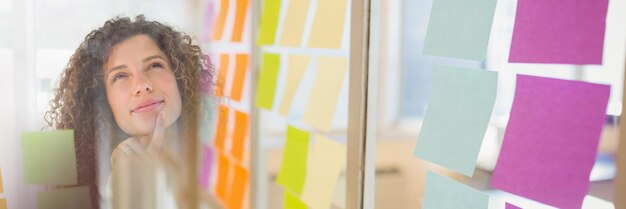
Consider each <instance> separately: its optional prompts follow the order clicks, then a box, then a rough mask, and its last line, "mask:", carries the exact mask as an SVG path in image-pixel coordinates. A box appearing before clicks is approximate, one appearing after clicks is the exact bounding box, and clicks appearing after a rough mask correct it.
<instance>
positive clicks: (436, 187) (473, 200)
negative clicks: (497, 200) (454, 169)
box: [422, 171, 489, 209]
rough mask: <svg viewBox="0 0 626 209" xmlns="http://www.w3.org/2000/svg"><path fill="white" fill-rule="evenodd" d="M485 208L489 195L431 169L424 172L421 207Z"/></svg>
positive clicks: (424, 208) (435, 208) (443, 208)
mask: <svg viewBox="0 0 626 209" xmlns="http://www.w3.org/2000/svg"><path fill="white" fill-rule="evenodd" d="M458 208H463V209H487V208H489V195H487V194H484V193H482V192H480V191H478V190H476V189H474V188H471V187H468V186H465V185H463V184H460V183H458V182H456V181H454V180H451V179H449V178H447V177H444V176H440V175H438V174H436V173H434V172H432V171H428V174H426V193H425V194H424V203H423V204H422V209H458Z"/></svg>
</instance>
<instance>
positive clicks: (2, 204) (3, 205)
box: [0, 198, 7, 209]
mask: <svg viewBox="0 0 626 209" xmlns="http://www.w3.org/2000/svg"><path fill="white" fill-rule="evenodd" d="M0 209H7V199H4V198H0Z"/></svg>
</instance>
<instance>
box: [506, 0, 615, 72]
mask: <svg viewBox="0 0 626 209" xmlns="http://www.w3.org/2000/svg"><path fill="white" fill-rule="evenodd" d="M608 5H609V1H608V0H570V1H565V2H563V1H559V0H520V1H518V2H517V12H516V13H515V25H514V27H513V37H512V40H511V51H510V53H509V62H522V63H558V64H602V51H603V46H604V31H605V27H606V16H607V9H608Z"/></svg>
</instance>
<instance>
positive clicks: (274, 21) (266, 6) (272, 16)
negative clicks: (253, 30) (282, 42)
mask: <svg viewBox="0 0 626 209" xmlns="http://www.w3.org/2000/svg"><path fill="white" fill-rule="evenodd" d="M280 2H281V0H264V1H263V11H262V14H261V15H262V16H261V24H260V26H259V37H258V38H257V44H258V45H273V44H274V40H275V39H276V29H277V28H278V21H279V19H278V18H279V15H280Z"/></svg>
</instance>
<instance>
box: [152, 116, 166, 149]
mask: <svg viewBox="0 0 626 209" xmlns="http://www.w3.org/2000/svg"><path fill="white" fill-rule="evenodd" d="M164 131H165V113H164V112H163V111H161V112H160V113H159V115H158V116H157V118H156V122H155V124H154V133H152V139H151V140H150V145H148V149H158V148H160V147H161V143H162V141H163V134H164V133H163V132H164Z"/></svg>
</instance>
